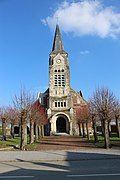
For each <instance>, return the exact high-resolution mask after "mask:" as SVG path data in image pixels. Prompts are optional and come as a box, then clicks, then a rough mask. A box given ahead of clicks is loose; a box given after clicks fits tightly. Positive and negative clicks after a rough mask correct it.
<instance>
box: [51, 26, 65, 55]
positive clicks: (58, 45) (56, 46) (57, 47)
mask: <svg viewBox="0 0 120 180" xmlns="http://www.w3.org/2000/svg"><path fill="white" fill-rule="evenodd" d="M54 52H55V53H56V52H63V53H65V51H64V46H63V43H62V38H61V33H60V29H59V26H58V24H57V25H56V30H55V36H54V42H53V48H52V53H54Z"/></svg>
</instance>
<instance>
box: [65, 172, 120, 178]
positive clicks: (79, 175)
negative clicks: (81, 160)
mask: <svg viewBox="0 0 120 180" xmlns="http://www.w3.org/2000/svg"><path fill="white" fill-rule="evenodd" d="M95 176H120V173H113V174H71V175H67V177H70V178H71V177H95Z"/></svg>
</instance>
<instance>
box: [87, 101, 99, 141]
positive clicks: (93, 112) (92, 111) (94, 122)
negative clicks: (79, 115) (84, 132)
mask: <svg viewBox="0 0 120 180" xmlns="http://www.w3.org/2000/svg"><path fill="white" fill-rule="evenodd" d="M89 104H90V116H91V121H92V127H93V135H94V142H95V143H96V142H98V136H97V113H96V109H95V108H94V106H93V103H92V101H91V100H90V101H89Z"/></svg>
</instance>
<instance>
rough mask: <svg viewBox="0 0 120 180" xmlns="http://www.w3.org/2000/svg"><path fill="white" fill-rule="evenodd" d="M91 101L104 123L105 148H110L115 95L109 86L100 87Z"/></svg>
mask: <svg viewBox="0 0 120 180" xmlns="http://www.w3.org/2000/svg"><path fill="white" fill-rule="evenodd" d="M91 103H92V106H93V108H94V109H95V111H96V113H97V115H98V116H99V118H100V120H101V122H102V124H103V129H104V141H105V148H106V149H107V148H110V139H109V131H108V122H109V120H110V119H111V118H112V113H113V109H114V103H115V96H114V94H113V92H111V91H110V90H109V89H108V88H101V89H100V88H98V89H96V91H95V92H94V94H93V97H92V98H91Z"/></svg>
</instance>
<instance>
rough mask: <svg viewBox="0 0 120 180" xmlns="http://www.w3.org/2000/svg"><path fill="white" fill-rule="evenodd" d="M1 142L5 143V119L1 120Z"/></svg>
mask: <svg viewBox="0 0 120 180" xmlns="http://www.w3.org/2000/svg"><path fill="white" fill-rule="evenodd" d="M2 140H3V141H6V119H5V118H3V119H2Z"/></svg>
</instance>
